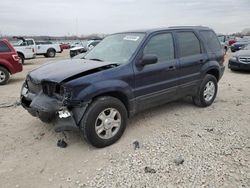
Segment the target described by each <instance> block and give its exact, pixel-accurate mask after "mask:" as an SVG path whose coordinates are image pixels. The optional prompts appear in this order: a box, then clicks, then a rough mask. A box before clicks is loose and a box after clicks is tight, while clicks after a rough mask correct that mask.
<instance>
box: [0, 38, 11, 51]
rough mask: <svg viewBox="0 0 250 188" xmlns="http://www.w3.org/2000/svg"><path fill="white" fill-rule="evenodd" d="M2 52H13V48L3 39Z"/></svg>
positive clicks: (0, 43) (0, 46) (1, 43)
mask: <svg viewBox="0 0 250 188" xmlns="http://www.w3.org/2000/svg"><path fill="white" fill-rule="evenodd" d="M0 52H11V49H10V48H9V47H8V46H7V44H5V43H4V42H3V41H0Z"/></svg>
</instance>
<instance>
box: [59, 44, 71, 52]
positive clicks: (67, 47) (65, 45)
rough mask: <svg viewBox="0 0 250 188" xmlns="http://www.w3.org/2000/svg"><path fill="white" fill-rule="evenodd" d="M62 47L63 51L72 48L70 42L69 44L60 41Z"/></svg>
mask: <svg viewBox="0 0 250 188" xmlns="http://www.w3.org/2000/svg"><path fill="white" fill-rule="evenodd" d="M60 48H61V51H63V50H67V49H70V44H68V43H60Z"/></svg>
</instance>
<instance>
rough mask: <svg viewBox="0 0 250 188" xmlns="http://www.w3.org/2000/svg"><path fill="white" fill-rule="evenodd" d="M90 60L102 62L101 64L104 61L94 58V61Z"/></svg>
mask: <svg viewBox="0 0 250 188" xmlns="http://www.w3.org/2000/svg"><path fill="white" fill-rule="evenodd" d="M89 60H93V61H101V62H103V60H101V59H98V58H92V59H89Z"/></svg>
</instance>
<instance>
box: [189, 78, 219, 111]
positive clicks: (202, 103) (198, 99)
mask: <svg viewBox="0 0 250 188" xmlns="http://www.w3.org/2000/svg"><path fill="white" fill-rule="evenodd" d="M211 82H212V83H213V84H214V94H213V96H212V98H211V99H210V100H206V99H205V96H204V90H205V89H206V85H207V84H208V83H211ZM217 90H218V81H217V79H216V78H215V76H213V75H211V74H207V75H206V76H205V77H204V79H203V81H202V82H201V85H200V87H199V88H198V93H197V95H196V96H193V102H194V104H195V105H196V106H199V107H207V106H210V105H211V104H212V103H213V102H214V99H215V98H216V95H217Z"/></svg>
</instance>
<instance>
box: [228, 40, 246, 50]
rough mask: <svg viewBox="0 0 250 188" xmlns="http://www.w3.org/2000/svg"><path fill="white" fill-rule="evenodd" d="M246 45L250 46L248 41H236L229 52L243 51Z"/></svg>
mask: <svg viewBox="0 0 250 188" xmlns="http://www.w3.org/2000/svg"><path fill="white" fill-rule="evenodd" d="M248 44H250V40H247V39H240V40H238V41H237V42H235V43H234V44H232V45H231V51H232V52H237V51H239V50H241V49H243V48H244V47H245V46H247V45H248Z"/></svg>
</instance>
